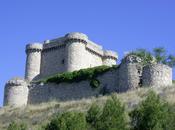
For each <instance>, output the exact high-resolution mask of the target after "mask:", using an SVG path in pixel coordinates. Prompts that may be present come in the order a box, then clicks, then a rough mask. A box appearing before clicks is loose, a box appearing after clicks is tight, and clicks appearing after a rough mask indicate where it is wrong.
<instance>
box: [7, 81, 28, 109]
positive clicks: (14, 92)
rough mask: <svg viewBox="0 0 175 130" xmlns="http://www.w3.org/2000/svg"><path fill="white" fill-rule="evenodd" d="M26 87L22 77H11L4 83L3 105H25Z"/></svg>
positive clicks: (26, 97) (26, 98)
mask: <svg viewBox="0 0 175 130" xmlns="http://www.w3.org/2000/svg"><path fill="white" fill-rule="evenodd" d="M28 91H29V90H28V87H27V83H26V82H25V81H24V79H21V78H13V79H11V80H10V81H8V82H7V83H6V85H5V91H4V105H9V106H14V107H20V106H23V105H27V100H28Z"/></svg>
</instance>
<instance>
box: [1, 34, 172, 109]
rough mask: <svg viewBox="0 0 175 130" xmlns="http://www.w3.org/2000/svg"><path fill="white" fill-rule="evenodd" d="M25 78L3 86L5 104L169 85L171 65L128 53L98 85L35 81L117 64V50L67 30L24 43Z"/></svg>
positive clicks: (67, 98)
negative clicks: (143, 63) (145, 61)
mask: <svg viewBox="0 0 175 130" xmlns="http://www.w3.org/2000/svg"><path fill="white" fill-rule="evenodd" d="M26 54H27V60H26V73H25V79H21V78H13V79H11V80H10V81H8V82H7V83H6V85H5V92H4V105H10V106H15V107H20V106H23V105H27V104H37V103H42V102H49V101H51V100H58V101H60V100H62V101H66V100H78V99H81V98H90V97H92V96H98V95H100V94H104V92H105V93H111V92H125V91H127V90H131V89H136V88H138V87H142V86H155V87H157V86H168V85H171V84H172V68H170V67H169V66H166V65H162V64H149V65H147V66H144V67H143V66H141V65H140V62H141V59H140V58H138V57H136V56H134V55H129V56H126V57H125V58H124V59H123V60H122V62H121V64H120V65H119V66H118V67H117V68H116V69H112V70H110V71H108V72H105V73H104V74H102V75H99V76H98V77H97V79H98V80H99V81H100V86H99V87H98V88H92V87H91V85H90V81H89V80H84V81H81V82H75V83H71V84H70V83H64V82H62V83H60V84H54V83H46V84H43V83H40V84H38V83H34V82H33V81H35V80H39V79H41V78H45V77H47V76H50V75H53V74H56V73H62V72H67V71H69V72H71V71H75V70H80V69H83V68H90V67H95V66H101V65H107V66H112V65H116V61H117V59H118V56H117V53H116V52H113V51H109V50H103V48H102V47H101V46H99V45H97V44H95V43H93V42H92V41H90V40H89V39H88V37H87V36H86V35H85V34H82V33H69V34H67V35H65V36H64V37H61V38H58V39H53V40H47V41H45V42H44V44H39V43H34V44H29V45H27V46H26Z"/></svg>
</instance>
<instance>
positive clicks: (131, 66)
mask: <svg viewBox="0 0 175 130" xmlns="http://www.w3.org/2000/svg"><path fill="white" fill-rule="evenodd" d="M140 62H141V59H140V58H139V57H137V56H135V55H128V56H126V57H125V58H124V59H123V60H122V63H121V64H120V66H119V81H118V82H119V83H118V88H117V91H119V92H121V91H126V90H128V89H135V88H138V87H139V86H141V84H142V81H141V75H142V65H141V64H140Z"/></svg>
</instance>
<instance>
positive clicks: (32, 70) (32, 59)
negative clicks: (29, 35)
mask: <svg viewBox="0 0 175 130" xmlns="http://www.w3.org/2000/svg"><path fill="white" fill-rule="evenodd" d="M42 48H43V45H42V44H39V43H34V44H28V45H27V46H26V54H27V59H26V70H25V79H26V80H28V81H31V80H33V79H34V78H35V77H36V76H37V75H38V74H40V64H41V51H42Z"/></svg>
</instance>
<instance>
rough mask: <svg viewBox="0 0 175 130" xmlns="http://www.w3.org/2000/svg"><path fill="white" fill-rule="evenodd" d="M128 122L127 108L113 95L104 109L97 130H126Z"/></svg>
mask: <svg viewBox="0 0 175 130" xmlns="http://www.w3.org/2000/svg"><path fill="white" fill-rule="evenodd" d="M126 129H127V120H126V113H125V107H124V106H123V105H122V103H121V102H120V101H119V99H118V98H117V97H116V96H114V95H112V96H111V98H110V99H108V100H107V101H106V103H105V106H104V108H103V112H102V114H101V116H100V120H99V122H98V123H97V130H126Z"/></svg>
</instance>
